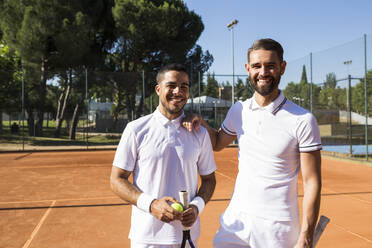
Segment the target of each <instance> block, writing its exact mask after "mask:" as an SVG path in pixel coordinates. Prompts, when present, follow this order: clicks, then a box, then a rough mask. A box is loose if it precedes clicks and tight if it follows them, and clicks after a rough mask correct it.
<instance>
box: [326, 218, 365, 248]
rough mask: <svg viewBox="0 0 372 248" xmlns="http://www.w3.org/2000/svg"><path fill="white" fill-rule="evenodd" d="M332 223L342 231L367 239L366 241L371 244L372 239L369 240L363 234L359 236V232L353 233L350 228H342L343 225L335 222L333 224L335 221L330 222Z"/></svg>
mask: <svg viewBox="0 0 372 248" xmlns="http://www.w3.org/2000/svg"><path fill="white" fill-rule="evenodd" d="M332 224H333V225H335V226H337V227H338V228H340V229H342V230H343V231H345V232H348V233H350V234H351V235H354V236H357V237H358V238H361V239H363V240H365V241H367V242H368V243H370V244H372V240H369V239H367V238H366V237H363V236H361V235H359V234H357V233H355V232H352V231H350V230H347V229H346V228H344V227H342V226H340V225H337V224H335V223H332Z"/></svg>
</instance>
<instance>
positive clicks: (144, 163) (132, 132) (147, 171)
mask: <svg viewBox="0 0 372 248" xmlns="http://www.w3.org/2000/svg"><path fill="white" fill-rule="evenodd" d="M182 118H183V115H181V116H180V117H178V118H177V119H174V120H169V119H167V118H166V117H165V116H164V115H163V114H161V113H160V111H159V110H158V109H157V110H156V111H155V112H154V113H152V114H150V115H147V116H144V117H141V118H139V119H137V120H134V121H132V122H130V123H129V124H128V125H127V126H126V128H125V130H124V132H123V135H122V137H121V140H120V143H119V145H118V147H117V151H116V154H115V158H114V162H113V165H114V166H116V167H119V168H121V169H124V170H127V171H133V184H134V185H135V186H136V187H138V188H139V189H140V190H141V191H142V192H144V193H146V194H148V195H151V196H152V197H154V198H161V197H163V196H172V197H174V198H175V199H177V200H180V199H179V196H178V192H179V191H181V190H187V191H188V192H189V201H191V200H192V199H193V198H194V197H195V195H196V193H197V187H198V174H200V175H209V174H211V173H212V172H214V171H215V170H216V164H215V161H214V155H213V151H212V145H211V141H210V138H209V135H208V132H207V131H206V129H205V128H200V129H199V130H197V131H193V132H192V133H190V132H188V131H187V130H186V129H185V128H183V127H181V126H180V121H181V120H182ZM199 235H200V224H199V218H198V220H197V221H196V222H195V224H194V225H193V226H192V228H191V236H192V237H193V238H198V237H199ZM129 237H130V238H131V239H133V240H137V241H141V242H143V243H149V244H177V243H181V241H182V225H181V223H180V221H173V222H171V223H169V224H167V223H164V222H161V221H159V220H158V219H156V218H155V217H153V216H152V215H151V214H150V213H147V212H144V211H142V210H140V209H139V208H137V207H136V206H133V207H132V223H131V230H130V234H129Z"/></svg>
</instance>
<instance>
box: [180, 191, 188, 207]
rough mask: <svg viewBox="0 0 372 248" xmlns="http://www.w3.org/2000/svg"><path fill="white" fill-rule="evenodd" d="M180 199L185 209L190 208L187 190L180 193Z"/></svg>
mask: <svg viewBox="0 0 372 248" xmlns="http://www.w3.org/2000/svg"><path fill="white" fill-rule="evenodd" d="M178 194H179V197H180V202H181V203H182V205H183V207H184V209H187V208H188V207H189V193H188V192H187V191H185V190H182V191H180V192H178Z"/></svg>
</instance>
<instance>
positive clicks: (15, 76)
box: [0, 41, 22, 114]
mask: <svg viewBox="0 0 372 248" xmlns="http://www.w3.org/2000/svg"><path fill="white" fill-rule="evenodd" d="M21 84H22V70H21V68H20V66H19V57H18V56H17V55H16V53H15V52H14V51H11V50H10V49H9V47H8V46H7V45H5V43H4V42H3V41H0V99H1V101H0V114H1V112H3V111H4V112H7V113H11V112H18V111H20V109H21V87H22V85H21Z"/></svg>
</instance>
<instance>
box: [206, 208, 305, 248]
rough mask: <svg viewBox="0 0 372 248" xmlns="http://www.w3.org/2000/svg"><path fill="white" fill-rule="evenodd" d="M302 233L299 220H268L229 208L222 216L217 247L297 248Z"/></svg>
mask: <svg viewBox="0 0 372 248" xmlns="http://www.w3.org/2000/svg"><path fill="white" fill-rule="evenodd" d="M299 233H300V224H299V221H298V220H294V221H275V220H268V219H264V218H260V217H256V216H252V215H249V214H247V213H244V212H234V211H233V210H231V208H227V209H226V211H225V213H223V214H222V215H221V216H220V228H219V229H218V231H217V233H216V235H215V237H214V240H213V247H214V248H226V247H229V248H238V247H252V248H260V247H265V248H266V247H275V248H287V247H294V246H295V244H296V242H297V239H298V236H299Z"/></svg>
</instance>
